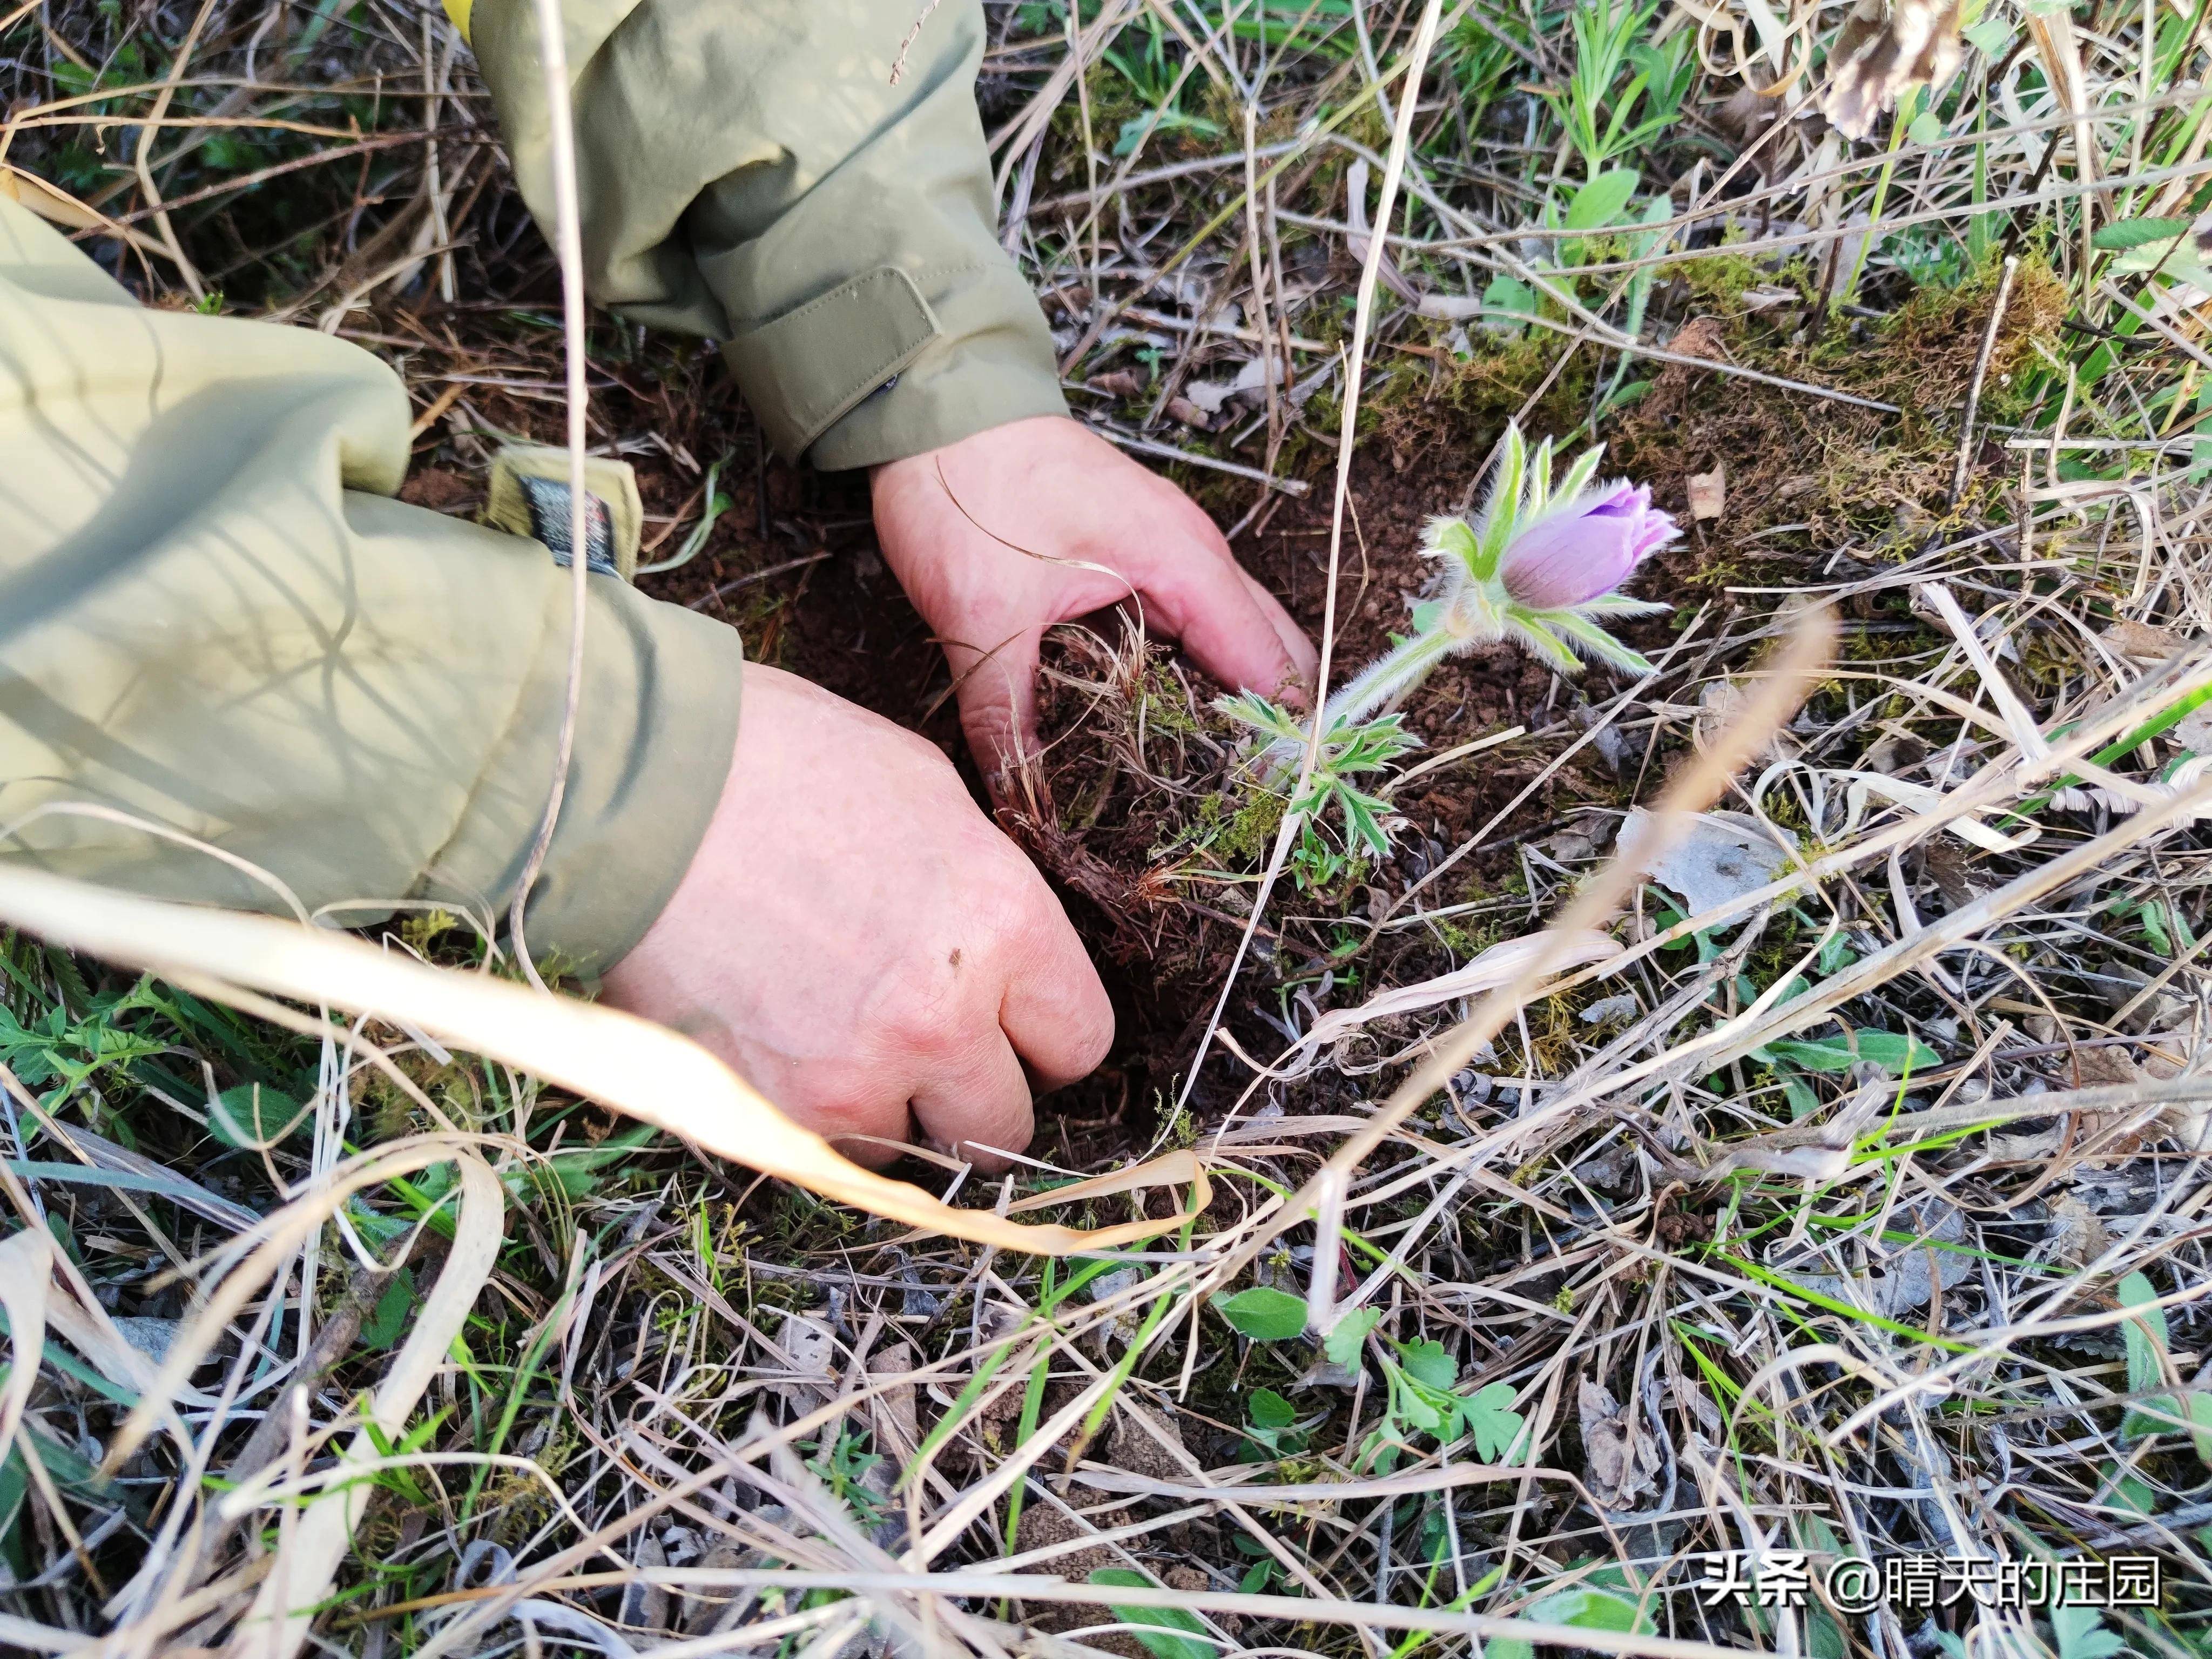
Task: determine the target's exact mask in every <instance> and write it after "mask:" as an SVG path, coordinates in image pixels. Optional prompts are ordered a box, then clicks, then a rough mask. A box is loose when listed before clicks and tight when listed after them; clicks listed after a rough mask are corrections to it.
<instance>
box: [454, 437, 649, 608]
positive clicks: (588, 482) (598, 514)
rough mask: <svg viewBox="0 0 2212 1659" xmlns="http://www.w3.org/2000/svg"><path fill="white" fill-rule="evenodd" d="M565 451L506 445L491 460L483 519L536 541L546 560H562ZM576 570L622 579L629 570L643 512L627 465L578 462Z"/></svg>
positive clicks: (570, 520)
mask: <svg viewBox="0 0 2212 1659" xmlns="http://www.w3.org/2000/svg"><path fill="white" fill-rule="evenodd" d="M570 476H571V474H570V472H569V470H568V451H567V450H565V449H556V448H553V447H550V446H546V445H541V444H509V445H507V447H505V448H504V449H501V451H500V452H499V453H498V454H496V455H495V456H493V457H492V462H491V482H490V485H489V489H488V491H487V498H486V500H485V501H484V510H483V521H484V522H485V523H486V524H488V525H489V526H491V527H492V528H493V529H495V530H504V531H506V532H507V533H508V534H509V535H511V536H528V537H530V538H532V539H533V540H535V541H539V542H542V543H544V544H545V547H546V549H547V550H549V551H550V552H551V554H552V555H553V562H554V563H556V564H561V565H565V564H567V563H568V550H569V535H570V532H571V531H572V530H573V529H574V524H575V509H574V507H572V506H570V505H569V502H570V501H571V500H572V497H571V496H570V495H569V494H568V480H569V477H570ZM584 497H585V513H584V536H585V548H584V568H586V569H587V570H591V571H593V572H596V573H597V574H600V575H603V576H618V577H620V578H621V579H622V580H624V581H629V580H631V578H632V577H633V576H635V574H636V572H637V555H638V547H639V545H640V544H641V541H642V539H643V538H644V533H645V507H644V505H643V503H642V502H641V501H640V500H639V499H638V493H637V474H636V473H635V472H633V471H630V465H629V462H628V461H617V460H611V459H608V458H607V457H606V456H604V455H586V457H584Z"/></svg>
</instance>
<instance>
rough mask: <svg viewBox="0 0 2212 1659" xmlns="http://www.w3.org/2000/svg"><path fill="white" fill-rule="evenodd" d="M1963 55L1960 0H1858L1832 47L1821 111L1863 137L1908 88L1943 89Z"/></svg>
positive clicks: (1844, 131)
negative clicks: (1946, 1)
mask: <svg viewBox="0 0 2212 1659" xmlns="http://www.w3.org/2000/svg"><path fill="white" fill-rule="evenodd" d="M1959 58H1960V47H1959V7H1958V3H1957V0H1951V3H1949V4H1939V3H1935V0H1858V4H1857V5H1856V6H1853V7H1852V8H1851V14H1850V16H1849V17H1846V18H1845V19H1844V26H1843V27H1841V28H1840V29H1838V30H1837V31H1836V38H1835V40H1834V41H1833V43H1832V45H1831V46H1829V48H1828V63H1829V65H1830V68H1829V71H1828V84H1827V88H1826V90H1825V91H1823V92H1822V94H1820V113H1821V114H1823V115H1825V116H1826V117H1827V118H1828V119H1829V121H1830V122H1831V123H1832V124H1833V125H1834V126H1835V129H1836V131H1838V132H1840V133H1842V134H1843V135H1844V137H1847V138H1863V137H1866V136H1867V134H1868V133H1869V132H1870V131H1873V130H1874V122H1875V116H1877V115H1879V114H1881V112H1883V111H1884V110H1888V109H1894V108H1895V107H1896V106H1897V100H1899V98H1900V97H1902V96H1903V95H1904V94H1905V91H1906V89H1907V88H1911V87H1916V86H1925V87H1927V88H1929V90H1930V91H1931V92H1933V91H1936V90H1937V89H1940V88H1942V85H1943V83H1944V82H1947V81H1948V80H1949V79H1950V78H1951V76H1952V75H1953V74H1954V73H1955V72H1956V71H1957V70H1958V67H1959Z"/></svg>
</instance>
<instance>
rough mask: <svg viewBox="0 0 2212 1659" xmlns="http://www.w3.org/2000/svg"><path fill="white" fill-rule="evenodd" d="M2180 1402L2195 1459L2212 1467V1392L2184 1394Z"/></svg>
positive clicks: (2206, 1466)
mask: <svg viewBox="0 0 2212 1659" xmlns="http://www.w3.org/2000/svg"><path fill="white" fill-rule="evenodd" d="M2181 1404H2182V1407H2183V1411H2182V1415H2183V1416H2185V1417H2186V1418H2187V1419H2189V1421H2190V1423H2191V1429H2190V1438H2191V1439H2192V1440H2194V1441H2195V1442H2196V1443H2197V1461H2198V1462H2201V1463H2203V1465H2204V1466H2205V1468H2212V1394H2191V1395H2183V1396H2182V1400H2181ZM2144 1513H2145V1514H2146V1515H2148V1513H2149V1511H2148V1510H2145V1511H2144Z"/></svg>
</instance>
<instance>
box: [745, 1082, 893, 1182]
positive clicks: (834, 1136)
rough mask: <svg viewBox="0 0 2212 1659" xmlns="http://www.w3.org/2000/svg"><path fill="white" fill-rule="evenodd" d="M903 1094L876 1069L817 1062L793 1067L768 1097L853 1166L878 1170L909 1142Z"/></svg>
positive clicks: (784, 1112)
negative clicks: (781, 1087)
mask: <svg viewBox="0 0 2212 1659" xmlns="http://www.w3.org/2000/svg"><path fill="white" fill-rule="evenodd" d="M907 1093H908V1091H907V1089H906V1087H905V1086H904V1084H903V1081H902V1080H900V1079H896V1074H895V1073H890V1074H887V1073H885V1071H884V1068H882V1067H879V1066H865V1067H859V1066H856V1067H845V1066H836V1065H834V1064H833V1063H830V1062H824V1061H821V1060H817V1061H815V1062H813V1063H812V1064H811V1065H808V1066H803V1067H795V1068H793V1071H792V1073H790V1075H789V1076H788V1078H787V1086H786V1087H785V1088H784V1090H783V1091H781V1093H779V1094H776V1095H775V1096H773V1098H774V1099H775V1103H776V1105H777V1107H778V1109H781V1111H782V1112H783V1114H784V1115H785V1116H787V1117H789V1118H791V1119H793V1121H796V1122H798V1123H800V1124H803V1125H805V1127H807V1128H810V1129H811V1130H813V1131H814V1132H815V1133H817V1134H818V1135H820V1136H821V1137H822V1138H823V1139H824V1140H826V1141H828V1142H829V1144H830V1145H831V1146H834V1147H836V1149H837V1150H838V1151H839V1152H842V1153H843V1154H844V1155H845V1156H846V1157H847V1158H851V1159H852V1160H853V1162H854V1163H855V1164H861V1165H863V1166H865V1167H866V1168H868V1169H871V1170H880V1169H882V1168H883V1167H884V1165H885V1164H890V1163H893V1162H895V1161H896V1159H897V1158H898V1157H899V1156H900V1149H901V1148H902V1147H903V1146H906V1145H907V1144H908V1142H910V1141H912V1140H913V1139H914V1114H913V1113H912V1112H911V1111H910V1110H909V1109H908V1106H907Z"/></svg>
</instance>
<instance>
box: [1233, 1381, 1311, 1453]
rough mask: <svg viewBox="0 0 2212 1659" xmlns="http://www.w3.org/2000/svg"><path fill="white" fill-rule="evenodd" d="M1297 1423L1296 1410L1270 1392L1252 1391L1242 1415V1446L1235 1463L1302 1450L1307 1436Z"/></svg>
mask: <svg viewBox="0 0 2212 1659" xmlns="http://www.w3.org/2000/svg"><path fill="white" fill-rule="evenodd" d="M1297 1421H1298V1408H1297V1407H1296V1406H1293V1405H1292V1404H1291V1402H1290V1401H1288V1400H1286V1399H1285V1398H1284V1397H1283V1396H1282V1395H1279V1394H1278V1393H1276V1392H1275V1391H1274V1389H1254V1390H1253V1391H1252V1399H1251V1401H1250V1403H1249V1406H1248V1407H1247V1408H1246V1412H1245V1423H1244V1443H1243V1445H1242V1446H1240V1447H1238V1448H1237V1462H1240V1463H1261V1462H1267V1461H1269V1460H1271V1459H1273V1458H1278V1457H1289V1456H1291V1455H1293V1454H1295V1453H1297V1452H1302V1451H1304V1449H1306V1439H1307V1437H1306V1435H1305V1433H1304V1431H1301V1430H1300V1429H1299V1428H1298V1427H1297Z"/></svg>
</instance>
